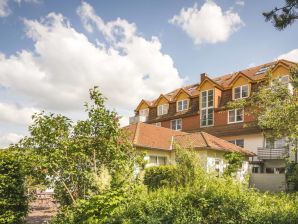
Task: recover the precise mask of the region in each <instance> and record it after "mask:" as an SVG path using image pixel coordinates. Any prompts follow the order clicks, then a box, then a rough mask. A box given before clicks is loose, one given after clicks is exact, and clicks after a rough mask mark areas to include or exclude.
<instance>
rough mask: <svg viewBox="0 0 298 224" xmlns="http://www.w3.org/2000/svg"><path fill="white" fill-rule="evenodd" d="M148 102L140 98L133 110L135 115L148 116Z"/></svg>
mask: <svg viewBox="0 0 298 224" xmlns="http://www.w3.org/2000/svg"><path fill="white" fill-rule="evenodd" d="M149 107H150V105H149V103H148V102H147V101H146V100H142V101H141V102H140V103H139V105H138V106H137V108H136V109H135V112H136V114H137V115H140V116H144V117H148V116H149Z"/></svg>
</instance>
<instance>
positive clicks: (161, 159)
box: [158, 156, 166, 165]
mask: <svg viewBox="0 0 298 224" xmlns="http://www.w3.org/2000/svg"><path fill="white" fill-rule="evenodd" d="M158 165H166V157H163V156H159V157H158Z"/></svg>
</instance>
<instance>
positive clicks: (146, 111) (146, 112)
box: [139, 108, 149, 117]
mask: <svg viewBox="0 0 298 224" xmlns="http://www.w3.org/2000/svg"><path fill="white" fill-rule="evenodd" d="M139 115H140V116H144V117H148V116H149V108H146V109H142V110H140V111H139Z"/></svg>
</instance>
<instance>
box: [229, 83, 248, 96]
mask: <svg viewBox="0 0 298 224" xmlns="http://www.w3.org/2000/svg"><path fill="white" fill-rule="evenodd" d="M246 97H248V85H244V86H239V87H236V88H234V94H233V98H234V100H236V99H241V98H246Z"/></svg>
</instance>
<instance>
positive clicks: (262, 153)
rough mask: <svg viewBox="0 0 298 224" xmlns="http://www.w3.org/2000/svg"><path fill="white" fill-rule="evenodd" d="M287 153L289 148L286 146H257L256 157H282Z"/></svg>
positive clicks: (264, 158)
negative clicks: (272, 147)
mask: <svg viewBox="0 0 298 224" xmlns="http://www.w3.org/2000/svg"><path fill="white" fill-rule="evenodd" d="M288 155H289V150H288V149H287V148H280V149H266V148H258V155H257V156H258V159H260V160H266V159H284V158H285V157H287V156H288Z"/></svg>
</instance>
